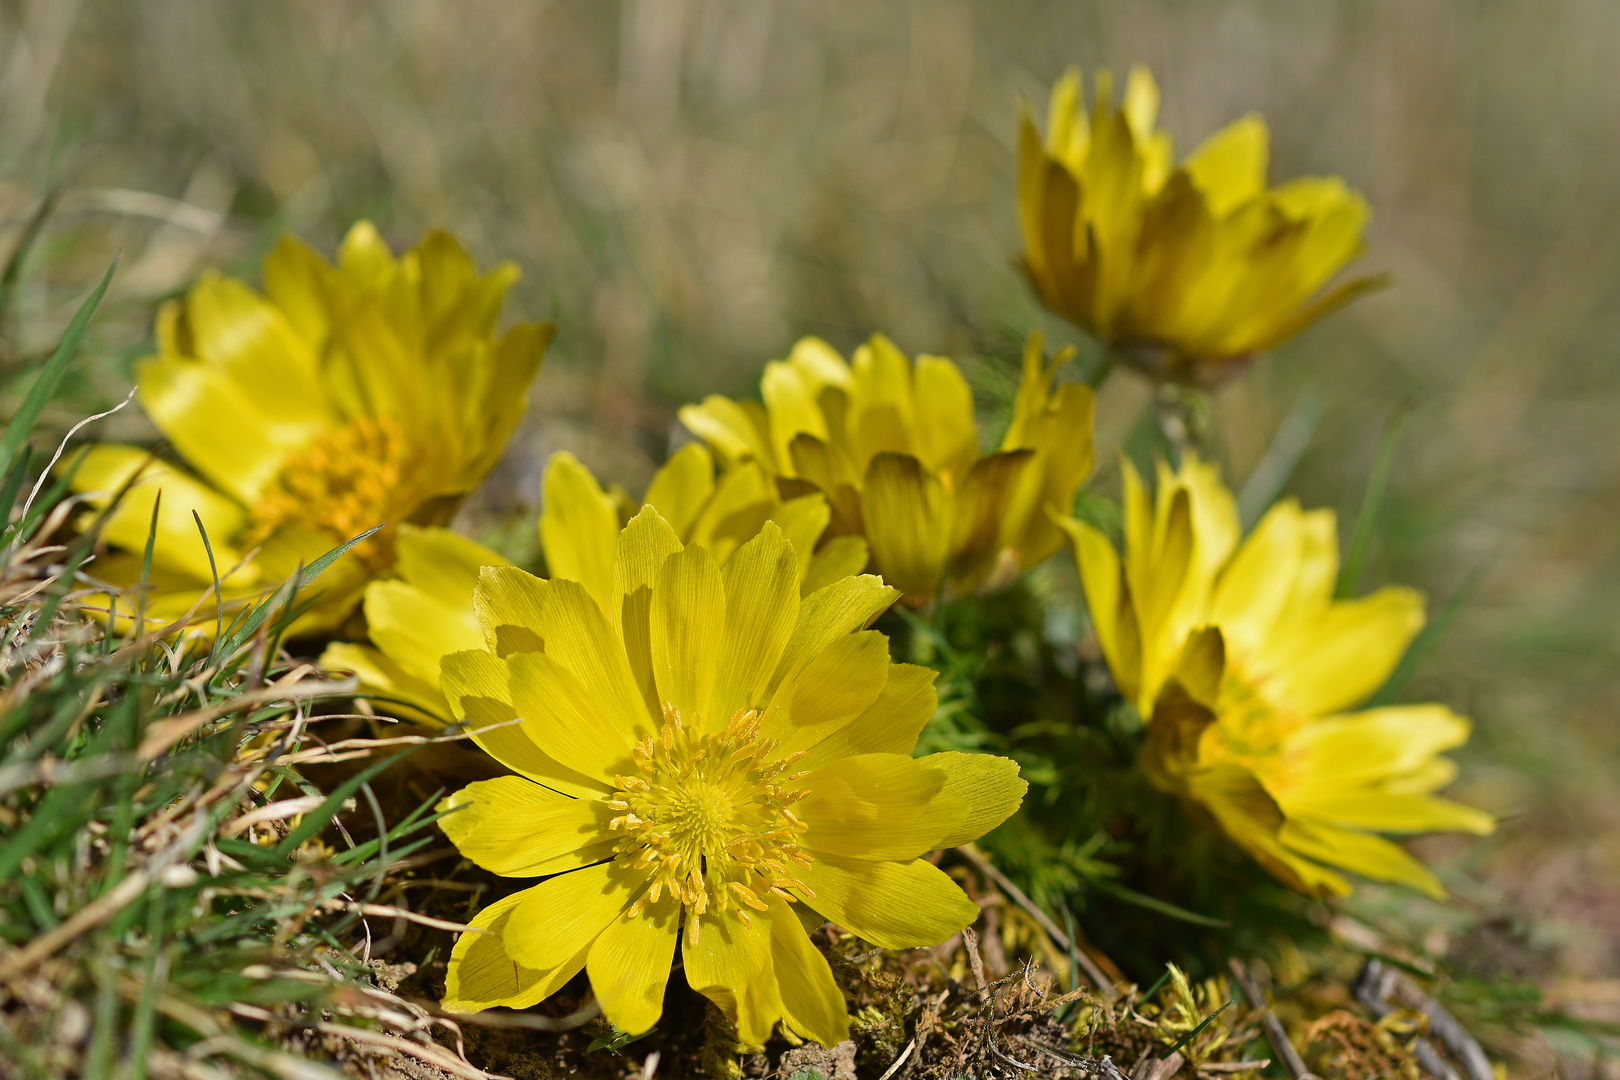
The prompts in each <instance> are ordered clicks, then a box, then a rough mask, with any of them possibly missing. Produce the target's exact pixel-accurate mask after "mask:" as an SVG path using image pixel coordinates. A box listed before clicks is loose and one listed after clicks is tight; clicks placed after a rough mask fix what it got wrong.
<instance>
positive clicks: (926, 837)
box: [794, 754, 968, 888]
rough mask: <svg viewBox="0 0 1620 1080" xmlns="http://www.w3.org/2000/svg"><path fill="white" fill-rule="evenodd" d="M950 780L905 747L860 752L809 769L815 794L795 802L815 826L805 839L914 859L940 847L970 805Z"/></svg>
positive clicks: (834, 848) (825, 846) (835, 848)
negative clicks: (948, 784) (899, 751)
mask: <svg viewBox="0 0 1620 1080" xmlns="http://www.w3.org/2000/svg"><path fill="white" fill-rule="evenodd" d="M946 781H947V774H946V773H944V772H942V771H940V770H937V769H931V768H929V767H928V766H927V764H926V759H922V760H918V759H915V758H910V757H906V756H905V755H903V754H860V755H857V756H855V757H847V758H843V759H841V760H838V761H834V762H831V763H829V764H827V765H823V766H822V767H821V768H819V769H816V770H815V771H813V772H811V773H810V775H809V776H807V777H805V779H804V787H805V788H807V789H808V790H809V792H810V794H809V795H808V796H806V797H805V798H804V800H803V801H802V802H800V803H799V804H798V806H797V807H796V808H795V810H794V812H795V813H796V814H797V815H798V816H799V818H800V819H801V820H803V821H804V822H805V823H806V825H807V826H808V828H807V829H806V830H805V832H804V838H803V840H801V841H800V843H801V844H802V845H803V846H804V847H806V848H811V849H814V850H815V851H818V852H823V851H824V852H829V853H832V854H835V855H849V856H860V857H863V858H872V859H897V860H904V859H914V858H916V857H917V856H919V855H921V854H923V853H924V852H927V851H932V850H934V849H935V848H937V847H938V846H939V840H940V837H941V836H942V835H943V834H944V833H945V832H946V831H947V830H948V829H951V828H952V827H954V826H955V825H956V824H957V823H959V822H960V821H961V820H962V819H963V818H964V817H965V816H966V815H967V813H968V807H967V806H966V805H965V804H964V803H963V802H962V801H961V800H960V798H958V797H957V796H955V795H954V794H952V793H949V792H947V791H946V790H945V787H946ZM813 887H814V886H812V888H813Z"/></svg>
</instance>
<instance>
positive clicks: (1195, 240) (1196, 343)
mask: <svg viewBox="0 0 1620 1080" xmlns="http://www.w3.org/2000/svg"><path fill="white" fill-rule="evenodd" d="M1083 98H1084V91H1083V89H1082V84H1081V79H1080V72H1079V71H1078V70H1077V69H1072V68H1071V69H1070V70H1069V72H1068V73H1067V74H1065V75H1064V77H1063V78H1062V79H1059V80H1058V82H1057V84H1056V85H1055V86H1053V88H1052V96H1051V102H1050V105H1049V111H1048V119H1047V131H1046V142H1045V144H1044V145H1043V144H1042V142H1041V137H1040V134H1039V133H1038V132H1037V131H1036V129H1035V121H1034V119H1033V118H1032V117H1031V116H1030V114H1029V110H1028V109H1027V108H1025V109H1023V110H1022V112H1021V115H1020V117H1019V141H1018V216H1019V223H1020V225H1021V227H1022V232H1023V237H1024V267H1025V270H1026V271H1027V273H1028V275H1029V279H1030V281H1031V282H1032V283H1033V284H1034V286H1035V291H1036V292H1037V293H1038V294H1039V295H1040V298H1041V301H1042V302H1043V303H1045V304H1046V305H1047V306H1048V307H1049V308H1051V309H1052V310H1053V311H1055V312H1057V313H1058V314H1059V315H1061V316H1063V317H1064V318H1066V319H1068V320H1069V321H1071V322H1073V323H1075V324H1076V325H1078V326H1080V327H1082V328H1084V329H1085V330H1087V331H1088V332H1090V333H1091V334H1093V335H1094V336H1095V337H1097V338H1098V339H1099V340H1100V341H1102V342H1104V343H1105V344H1108V345H1110V346H1113V347H1114V349H1115V351H1116V353H1117V354H1118V355H1120V356H1122V357H1124V358H1125V359H1127V360H1128V361H1130V362H1132V363H1134V364H1136V365H1137V366H1139V367H1141V368H1143V369H1144V370H1146V371H1147V372H1148V373H1149V374H1150V375H1153V376H1154V377H1155V378H1161V379H1168V380H1174V381H1178V382H1192V383H1202V384H1210V383H1214V382H1216V381H1218V380H1219V379H1220V378H1221V377H1222V376H1224V375H1226V374H1228V373H1230V372H1231V371H1233V370H1234V369H1236V368H1238V367H1240V366H1241V365H1242V364H1243V363H1244V362H1245V361H1246V360H1247V359H1249V358H1250V357H1251V356H1252V355H1253V354H1254V353H1256V352H1258V351H1259V350H1262V349H1267V348H1270V347H1272V346H1273V345H1276V344H1277V343H1278V342H1281V341H1283V340H1284V339H1286V338H1288V337H1291V336H1292V335H1294V334H1295V333H1297V332H1299V331H1300V330H1301V329H1303V328H1304V327H1306V326H1308V325H1310V324H1311V323H1313V322H1315V321H1316V320H1317V319H1319V318H1321V317H1322V316H1324V315H1326V314H1327V313H1328V312H1330V311H1332V310H1334V309H1335V308H1338V307H1340V306H1342V305H1343V304H1346V303H1348V302H1349V301H1350V300H1352V299H1354V298H1355V297H1357V296H1359V295H1360V294H1362V293H1363V292H1366V291H1367V290H1369V289H1371V288H1374V287H1377V286H1378V285H1379V284H1381V283H1382V280H1383V279H1382V278H1381V277H1361V278H1355V279H1353V280H1350V281H1346V282H1344V283H1342V284H1340V285H1338V286H1336V287H1335V288H1332V289H1329V290H1328V291H1326V292H1321V291H1320V290H1321V289H1322V287H1323V286H1324V285H1326V284H1327V282H1328V280H1329V279H1330V278H1331V277H1333V275H1334V274H1335V273H1337V272H1338V271H1339V269H1340V268H1341V267H1343V266H1344V264H1345V263H1347V262H1349V261H1350V260H1351V259H1353V258H1354V257H1356V256H1357V255H1358V254H1360V253H1361V250H1362V239H1361V233H1362V229H1363V227H1364V226H1365V225H1366V222H1367V217H1368V211H1367V204H1366V201H1365V200H1364V199H1362V197H1361V196H1360V195H1359V194H1358V193H1356V192H1354V191H1352V190H1350V189H1349V188H1347V187H1346V186H1345V184H1344V181H1343V180H1341V179H1339V178H1338V177H1318V176H1306V177H1299V178H1297V179H1294V180H1290V181H1288V182H1287V183H1285V184H1283V185H1281V186H1280V187H1275V188H1269V189H1268V188H1267V187H1266V156H1267V132H1266V125H1265V121H1264V120H1262V119H1261V118H1260V117H1259V116H1257V115H1254V114H1250V115H1249V116H1245V117H1244V118H1242V119H1241V120H1238V121H1235V122H1234V123H1232V124H1230V125H1228V126H1227V127H1225V128H1223V129H1221V130H1220V131H1218V132H1216V133H1215V134H1214V135H1213V136H1211V137H1210V138H1209V139H1207V140H1206V141H1205V142H1204V143H1203V145H1201V146H1200V147H1199V148H1198V149H1197V150H1195V151H1193V153H1192V155H1191V156H1190V157H1188V158H1187V159H1186V160H1184V161H1183V162H1182V163H1181V164H1180V165H1179V166H1176V167H1174V168H1172V161H1173V155H1172V152H1171V147H1170V137H1169V135H1167V134H1166V133H1164V132H1162V131H1158V130H1155V128H1154V120H1155V117H1156V116H1157V113H1158V110H1159V90H1158V87H1157V86H1155V85H1154V82H1153V76H1152V75H1150V74H1149V73H1148V71H1147V69H1146V68H1143V67H1136V68H1132V69H1131V73H1130V77H1129V78H1128V79H1127V80H1126V83H1125V98H1124V103H1123V104H1122V105H1121V106H1120V107H1119V108H1117V109H1116V108H1115V107H1114V106H1113V79H1112V77H1111V76H1110V74H1109V72H1107V71H1106V70H1105V71H1102V72H1099V73H1098V75H1097V96H1096V101H1095V102H1094V104H1093V106H1092V110H1091V114H1090V117H1089V118H1088V117H1087V115H1086V110H1085V103H1084V100H1083Z"/></svg>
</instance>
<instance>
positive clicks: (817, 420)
mask: <svg viewBox="0 0 1620 1080" xmlns="http://www.w3.org/2000/svg"><path fill="white" fill-rule="evenodd" d="M815 391H816V388H815V387H813V386H812V385H810V383H809V381H808V380H806V379H805V378H803V377H802V376H801V375H800V373H799V371H798V369H796V368H795V367H794V366H793V365H792V364H789V363H786V362H783V361H780V360H777V361H772V362H771V363H769V364H766V365H765V373H764V375H762V376H761V377H760V380H759V392H760V396H761V397H763V398H764V399H765V410H766V412H767V413H769V415H770V418H771V452H772V460H773V461H774V462H775V464H776V467H777V469H778V470H782V469H785V468H786V467H787V466H788V464H789V462H790V460H791V459H790V457H789V455H788V445H789V444H790V443H791V442H792V441H793V437H794V436H795V435H798V434H799V433H800V432H804V433H806V434H809V435H814V436H815V437H816V438H818V439H825V438H827V437H828V431H827V419H826V417H825V416H823V415H822V412H821V406H820V405H819V404H818V403H817V402H816V393H815Z"/></svg>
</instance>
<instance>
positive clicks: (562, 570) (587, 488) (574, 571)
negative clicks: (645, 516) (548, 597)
mask: <svg viewBox="0 0 1620 1080" xmlns="http://www.w3.org/2000/svg"><path fill="white" fill-rule="evenodd" d="M542 488H543V491H542V494H541V512H540V543H541V546H542V547H544V548H545V552H546V568H547V570H549V571H550V574H551V577H552V579H553V580H555V579H557V578H566V579H568V580H569V581H577V582H579V583H580V584H582V585H584V586H585V589H586V591H587V592H589V593H590V594H591V597H592V598H593V599H594V600H595V601H596V602H597V604H598V605H600V606H601V607H602V608H603V609H604V610H606V609H607V607H608V605H609V603H610V602H611V598H612V591H613V550H614V545H615V544H616V543H617V541H618V537H619V512H618V510H617V509H616V508H615V507H614V505H613V500H612V499H611V498H609V497H608V496H607V495H606V494H604V493H603V491H602V488H601V487H600V486H599V485H598V484H597V482H596V478H595V477H594V476H592V475H591V473H590V470H589V469H587V468H585V466H583V465H581V464H580V463H579V459H578V458H576V457H574V455H572V454H570V453H568V452H567V451H559V452H558V453H555V454H553V455H552V456H551V460H550V461H549V462H547V464H546V475H545V479H544V481H543V483H542Z"/></svg>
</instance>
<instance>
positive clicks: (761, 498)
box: [321, 443, 866, 723]
mask: <svg viewBox="0 0 1620 1080" xmlns="http://www.w3.org/2000/svg"><path fill="white" fill-rule="evenodd" d="M641 506H651V507H652V508H653V509H654V510H657V511H658V513H659V515H660V516H662V517H663V518H664V520H665V521H666V522H668V523H669V524H670V526H671V528H673V529H674V530H675V533H676V536H677V537H678V538H679V539H680V541H681V542H682V543H683V544H696V545H698V546H700V547H704V548H707V549H708V550H709V551H710V553H712V554H713V555H714V557H715V561H716V562H717V563H721V564H724V563H725V562H726V560H728V559H730V558H731V556H732V554H733V553H735V552H736V550H737V548H738V546H739V545H741V544H742V543H743V542H744V541H747V540H749V539H752V538H753V537H754V536H757V535H758V534H759V531H760V529H762V528H763V527H764V526H765V523H766V522H767V521H771V522H775V523H776V524H777V525H778V526H779V527H780V528H781V529H782V532H783V534H784V535H785V536H786V537H787V539H788V542H789V543H791V544H792V545H793V547H794V550H795V551H797V552H800V553H801V554H800V557H799V570H800V576H801V579H802V581H801V588H802V590H803V591H804V592H805V593H810V592H813V591H815V590H816V589H819V588H821V587H822V586H823V585H828V584H831V583H832V582H834V581H836V580H838V579H839V578H844V577H849V576H850V575H851V574H858V573H860V572H861V570H862V569H863V568H864V567H865V566H866V543H865V541H863V540H862V539H861V538H860V537H858V536H848V537H839V538H836V539H834V540H832V541H829V542H828V543H826V544H824V545H822V547H821V549H820V550H819V551H816V552H815V554H814V555H811V554H810V552H811V549H812V548H813V546H814V544H815V542H816V538H817V537H819V536H820V535H821V533H822V530H824V529H825V528H826V526H827V519H828V516H829V511H828V509H827V499H826V497H825V496H824V495H822V494H821V493H820V492H818V491H813V492H811V493H809V494H807V495H800V496H797V497H796V498H792V499H782V498H781V497H780V496H779V495H778V494H777V490H776V485H775V484H774V483H773V482H772V480H771V478H770V477H769V476H767V475H766V474H765V472H764V470H762V469H761V468H760V467H759V466H758V465H756V464H754V463H752V462H748V463H744V464H743V465H741V466H739V467H738V468H735V469H732V470H730V471H728V472H726V473H725V474H723V475H721V476H719V477H716V476H715V468H714V459H713V458H712V457H711V456H710V455H709V452H708V451H707V450H705V449H704V448H703V447H702V446H701V445H699V444H697V443H688V444H687V445H686V446H683V447H681V448H680V449H679V450H677V451H676V452H675V453H674V454H672V455H670V458H669V460H668V461H666V462H665V463H664V465H663V466H662V467H661V468H660V469H659V470H658V472H657V473H656V474H655V475H654V476H653V479H652V483H651V484H649V485H648V486H647V493H646V496H645V497H644V499H643V501H642V502H641V503H639V504H632V502H631V500H630V498H629V496H628V495H626V494H625V493H624V491H623V490H621V489H619V488H617V487H615V488H613V489H611V490H610V491H603V490H602V487H601V485H600V484H598V483H597V482H596V478H595V477H594V476H592V475H591V473H590V470H589V469H587V468H585V466H584V465H582V464H580V462H579V460H578V459H577V458H575V457H574V455H572V454H570V453H567V452H562V453H557V454H554V455H552V457H551V460H550V461H548V462H547V463H546V472H545V477H544V478H543V479H542V481H541V514H540V544H541V548H542V550H544V552H545V556H546V566H547V569H548V571H549V572H550V573H551V574H552V575H553V576H555V577H563V578H568V579H569V580H570V581H577V582H579V583H581V584H582V585H584V586H585V589H586V591H587V592H589V593H590V594H591V596H592V597H593V598H594V599H595V600H596V602H597V603H598V604H603V605H605V604H607V603H608V601H609V600H610V598H611V597H612V595H613V555H614V551H615V549H616V548H617V546H618V542H619V530H620V529H622V528H623V527H624V525H625V523H626V522H628V521H629V520H630V518H631V517H632V516H633V515H634V514H635V513H636V511H637V510H639V509H640V508H641ZM398 550H399V555H398V559H397V561H396V564H395V567H394V571H393V572H394V574H395V575H396V576H395V577H391V578H387V579H384V580H381V581H373V582H372V583H371V584H370V585H367V586H366V593H365V613H366V626H367V631H368V633H369V635H370V637H371V641H372V644H373V645H374V646H375V648H373V647H371V646H366V645H357V644H350V643H348V642H335V643H333V644H331V645H329V646H327V649H326V653H325V655H324V656H323V657H322V658H321V662H322V664H323V665H324V666H325V667H327V668H329V669H332V670H340V671H352V672H355V673H356V674H358V675H360V677H361V682H362V686H363V688H364V690H365V691H366V692H367V693H369V694H373V695H376V696H378V697H380V698H382V699H384V702H385V703H387V704H389V705H390V706H391V707H396V711H397V705H398V704H399V703H402V702H403V703H405V704H406V705H408V706H410V707H411V710H412V711H411V715H412V717H413V718H416V719H426V720H430V721H433V722H439V723H442V722H443V719H444V718H445V717H448V716H449V715H450V712H449V707H448V704H447V703H446V702H445V700H444V696H443V695H442V694H440V693H439V689H438V686H439V660H440V658H441V657H443V656H445V655H446V654H448V653H453V652H459V651H461V650H463V649H472V648H479V647H480V646H481V644H482V642H483V635H482V631H481V630H480V629H479V627H478V620H477V617H476V615H475V613H474V610H473V586H474V585H475V584H477V581H478V571H479V568H480V567H484V566H506V565H508V563H507V560H506V559H505V558H503V557H502V556H500V555H498V554H496V553H495V552H493V551H491V550H489V549H488V548H486V547H483V546H482V545H479V544H476V543H474V542H473V541H471V540H468V539H466V538H465V537H462V536H458V535H456V534H455V533H452V532H450V531H449V530H447V529H413V528H412V527H411V526H409V525H406V526H403V527H402V531H401V534H400V536H399V538H398Z"/></svg>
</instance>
